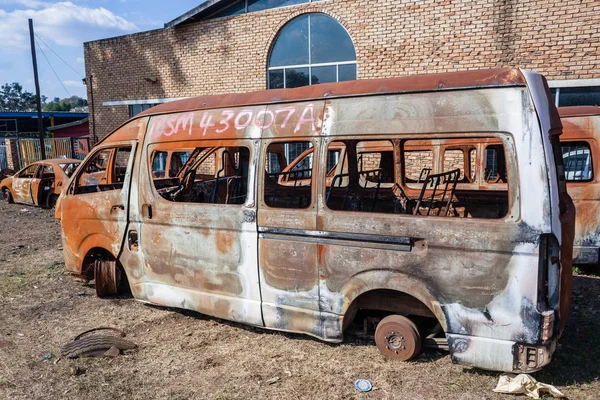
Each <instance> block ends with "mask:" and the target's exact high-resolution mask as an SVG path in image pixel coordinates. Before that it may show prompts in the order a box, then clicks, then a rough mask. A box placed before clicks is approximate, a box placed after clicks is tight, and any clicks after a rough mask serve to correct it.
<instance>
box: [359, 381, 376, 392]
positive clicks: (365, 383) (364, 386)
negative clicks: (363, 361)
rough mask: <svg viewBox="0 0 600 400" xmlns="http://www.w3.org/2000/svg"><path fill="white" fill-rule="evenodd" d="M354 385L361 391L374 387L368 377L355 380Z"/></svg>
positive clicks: (367, 390)
mask: <svg viewBox="0 0 600 400" xmlns="http://www.w3.org/2000/svg"><path fill="white" fill-rule="evenodd" d="M354 386H355V387H356V388H357V389H358V390H360V391H361V392H370V391H371V389H373V386H372V385H371V382H369V381H368V380H366V379H357V380H356V382H354Z"/></svg>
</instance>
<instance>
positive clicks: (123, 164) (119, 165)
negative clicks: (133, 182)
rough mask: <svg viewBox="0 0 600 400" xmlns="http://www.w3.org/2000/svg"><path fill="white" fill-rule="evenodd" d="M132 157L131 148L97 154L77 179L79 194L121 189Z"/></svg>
mask: <svg viewBox="0 0 600 400" xmlns="http://www.w3.org/2000/svg"><path fill="white" fill-rule="evenodd" d="M130 157H131V147H118V148H113V149H105V150H102V151H100V152H98V153H96V155H94V156H93V157H92V158H91V160H90V161H88V163H87V164H86V166H85V168H84V169H83V172H82V173H81V174H80V175H79V177H78V179H77V189H76V191H77V193H94V192H102V191H107V190H117V189H121V188H122V187H123V183H124V181H125V176H126V173H127V166H128V164H129V159H130Z"/></svg>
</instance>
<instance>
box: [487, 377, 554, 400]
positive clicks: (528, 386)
mask: <svg viewBox="0 0 600 400" xmlns="http://www.w3.org/2000/svg"><path fill="white" fill-rule="evenodd" d="M494 392H497V393H509V394H526V395H527V396H529V397H532V398H534V399H539V398H540V393H544V392H548V393H550V394H551V395H552V396H554V397H556V398H559V399H562V398H566V396H565V395H564V394H562V393H561V392H560V390H558V389H557V388H555V387H554V386H552V385H548V384H546V383H541V382H538V381H536V380H535V378H534V377H532V376H530V375H527V374H519V375H514V374H507V375H501V376H500V380H499V381H498V385H497V386H496V389H494Z"/></svg>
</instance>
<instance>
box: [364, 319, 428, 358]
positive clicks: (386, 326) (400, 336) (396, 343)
mask: <svg viewBox="0 0 600 400" xmlns="http://www.w3.org/2000/svg"><path fill="white" fill-rule="evenodd" d="M375 343H376V344H377V348H378V349H379V351H380V352H381V354H383V355H384V356H385V357H387V358H390V359H392V360H398V361H408V360H410V359H412V358H414V357H415V356H416V355H417V354H419V351H420V350H421V335H419V331H418V329H417V326H416V325H415V324H414V323H413V322H412V321H411V320H409V319H408V318H406V317H403V316H401V315H390V316H388V317H385V318H384V319H382V320H381V322H380V323H379V324H378V325H377V329H376V330H375Z"/></svg>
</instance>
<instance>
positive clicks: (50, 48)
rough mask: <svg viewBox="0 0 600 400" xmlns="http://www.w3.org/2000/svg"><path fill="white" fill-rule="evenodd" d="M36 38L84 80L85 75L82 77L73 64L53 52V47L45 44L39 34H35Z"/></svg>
mask: <svg viewBox="0 0 600 400" xmlns="http://www.w3.org/2000/svg"><path fill="white" fill-rule="evenodd" d="M35 37H36V38H38V39H40V40H41V41H42V43H44V46H46V47H47V48H48V49H49V50H50V51H51V52H53V53H54V55H55V56H56V57H58V58H59V59H60V61H62V62H64V63H65V64H66V65H67V67H69V68H71V69H72V70H73V71H75V73H76V74H77V75H79V76H81V77H82V78H83V75H81V72H79V71H77V70H76V69H75V68H73V67H72V66H71V64H69V63H68V62H66V61H65V60H63V58H62V57H61V56H59V55H58V53H56V52H55V51H54V50H52V47H50V46H48V44H47V43H46V42H44V40H43V39H42V38H41V37H39V36H38V34H37V33H36V34H35Z"/></svg>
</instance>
